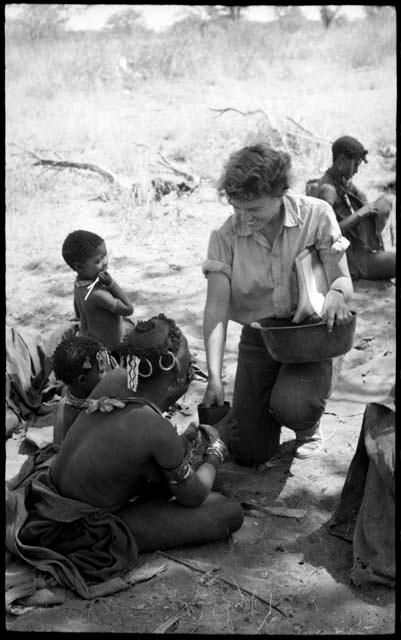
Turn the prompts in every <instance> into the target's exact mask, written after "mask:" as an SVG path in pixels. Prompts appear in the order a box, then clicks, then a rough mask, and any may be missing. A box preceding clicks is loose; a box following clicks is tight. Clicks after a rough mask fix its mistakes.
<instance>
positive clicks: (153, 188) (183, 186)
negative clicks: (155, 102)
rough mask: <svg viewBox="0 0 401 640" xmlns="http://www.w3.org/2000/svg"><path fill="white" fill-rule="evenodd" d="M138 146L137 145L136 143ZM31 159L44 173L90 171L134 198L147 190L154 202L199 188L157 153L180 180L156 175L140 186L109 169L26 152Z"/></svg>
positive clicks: (161, 162)
mask: <svg viewBox="0 0 401 640" xmlns="http://www.w3.org/2000/svg"><path fill="white" fill-rule="evenodd" d="M136 144H138V145H139V143H136ZM140 146H142V147H146V145H144V144H140ZM26 153H27V154H28V155H29V156H30V157H31V158H33V159H34V163H33V166H40V167H45V171H48V170H50V169H52V170H54V171H60V170H62V169H76V170H82V171H90V172H92V173H95V174H97V175H99V176H100V177H102V178H104V179H105V180H107V182H108V183H109V184H111V185H112V186H113V187H117V188H118V189H119V190H120V191H122V192H124V191H126V192H127V191H128V192H131V193H133V194H135V195H136V196H139V197H141V196H142V195H143V193H147V192H148V191H149V190H150V192H151V193H152V194H153V195H152V197H153V199H155V200H160V199H161V198H162V197H163V196H164V195H167V194H168V193H170V192H172V191H176V192H177V193H179V194H182V193H188V192H189V193H192V191H194V190H195V189H196V188H197V187H198V186H199V182H200V180H199V177H198V176H195V175H191V174H189V173H186V172H184V171H181V170H180V169H177V168H176V167H174V166H173V165H172V164H171V162H169V161H168V160H167V159H166V158H165V157H164V156H163V155H162V154H160V153H158V155H159V156H160V157H161V161H160V160H159V161H158V162H159V163H160V164H162V165H163V167H164V168H165V169H168V170H169V171H170V172H172V173H173V174H174V175H175V176H180V177H181V180H178V179H177V178H175V177H173V176H172V177H170V176H166V175H165V176H160V175H156V176H154V177H153V178H152V179H150V182H149V184H148V185H147V184H141V182H140V181H139V180H136V179H135V178H133V177H130V176H125V175H122V174H117V173H114V172H113V171H110V170H109V169H104V168H103V167H101V166H99V165H97V164H92V163H89V162H75V161H71V160H54V159H52V158H42V157H41V156H39V155H38V154H37V153H34V152H32V151H27V152H26Z"/></svg>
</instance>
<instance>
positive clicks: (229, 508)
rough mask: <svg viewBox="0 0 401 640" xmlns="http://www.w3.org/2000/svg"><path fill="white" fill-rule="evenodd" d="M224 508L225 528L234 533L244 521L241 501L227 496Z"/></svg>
mask: <svg viewBox="0 0 401 640" xmlns="http://www.w3.org/2000/svg"><path fill="white" fill-rule="evenodd" d="M222 509H223V517H224V521H225V528H226V531H227V532H228V533H234V531H238V529H239V528H240V527H241V526H242V523H243V522H244V511H243V509H242V507H241V505H240V503H239V502H236V501H235V500H230V499H229V498H225V503H224V506H222Z"/></svg>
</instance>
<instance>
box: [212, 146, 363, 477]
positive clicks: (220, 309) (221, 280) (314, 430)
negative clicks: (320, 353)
mask: <svg viewBox="0 0 401 640" xmlns="http://www.w3.org/2000/svg"><path fill="white" fill-rule="evenodd" d="M290 170H291V158H290V156H289V155H288V154H287V153H284V152H281V151H277V150H275V149H272V148H271V147H270V146H268V145H267V144H264V143H260V144H256V145H254V146H250V147H244V148H242V149H240V150H239V151H237V152H236V153H233V154H232V155H231V156H230V158H229V159H228V162H227V164H226V166H225V169H224V171H223V174H222V176H221V178H220V181H219V184H218V191H219V194H220V195H222V196H223V195H224V196H225V197H226V198H227V200H228V202H229V204H230V205H231V206H232V207H233V210H234V211H233V215H231V216H230V217H229V218H228V219H227V220H226V222H225V223H224V224H223V225H222V226H221V227H220V228H219V229H216V230H214V231H212V233H211V236H210V241H209V248H208V254H207V260H206V261H205V262H204V263H203V272H204V274H205V275H206V277H207V280H208V286H207V299H206V306H205V311H204V324H203V327H204V338H205V348H206V357H207V366H208V375H209V380H208V384H207V388H206V392H205V395H204V398H203V403H202V404H203V405H204V406H211V405H222V404H223V402H224V388H223V384H222V380H221V373H222V364H223V356H224V349H225V339H226V331H227V323H228V321H229V320H232V321H234V322H238V323H239V324H241V325H242V327H243V328H242V333H241V340H240V344H239V355H238V365H237V373H236V378H235V384H234V393H233V403H232V408H231V410H230V412H229V413H228V414H227V416H226V418H224V419H223V420H222V421H221V422H220V423H218V424H217V425H216V427H218V429H219V432H220V434H221V436H222V437H223V439H224V438H225V439H226V440H227V441H230V442H229V443H230V448H231V453H232V455H233V457H234V459H235V460H236V461H237V462H239V463H240V464H244V465H248V466H252V465H255V464H262V463H263V462H266V461H267V460H268V459H269V458H271V457H272V456H273V455H275V454H276V453H277V450H278V447H279V443H280V430H281V426H283V425H284V426H286V427H288V428H290V429H293V430H294V431H295V433H296V443H295V455H296V456H297V457H299V458H306V457H309V456H312V455H315V454H317V453H318V452H319V451H320V450H321V448H322V432H321V429H320V418H321V416H322V414H323V412H324V409H325V406H326V401H327V398H328V396H329V394H330V390H331V386H332V381H333V378H332V376H333V361H332V360H330V359H329V360H322V361H320V362H312V363H301V364H280V362H277V361H275V360H273V358H271V357H270V355H269V354H268V352H267V350H266V347H265V345H264V342H263V340H262V337H261V333H260V331H259V330H258V329H254V328H252V327H251V323H252V322H254V321H260V320H264V321H266V322H272V323H277V319H283V320H287V321H288V323H290V322H291V320H292V317H293V316H294V312H295V310H296V308H297V305H298V299H299V295H298V286H297V280H296V273H295V269H294V264H295V258H296V257H297V256H298V255H299V254H300V253H301V252H302V251H303V250H304V249H306V248H307V247H315V248H316V250H317V252H318V254H319V256H320V259H321V261H322V263H323V266H324V270H325V273H326V276H327V281H328V283H329V287H330V289H329V291H328V293H327V295H326V296H325V301H324V306H323V310H322V317H323V318H324V319H326V320H327V325H328V330H329V331H331V330H332V327H333V324H334V322H336V323H337V324H343V323H345V322H347V321H348V319H349V317H350V311H349V310H348V307H347V302H348V301H349V300H350V299H351V296H352V293H353V288H352V281H351V278H350V274H349V271H348V265H347V258H346V256H345V248H346V246H347V245H348V243H347V241H346V240H344V238H343V237H342V234H341V230H340V227H339V225H338V222H337V220H336V217H335V214H334V211H333V209H332V208H331V206H330V205H328V204H327V203H326V202H323V201H320V200H317V199H316V198H310V197H307V196H304V195H297V194H294V193H292V192H290V191H289V178H290ZM230 433H231V436H230ZM234 435H235V437H234ZM230 439H231V440H230Z"/></svg>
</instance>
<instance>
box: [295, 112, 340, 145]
mask: <svg viewBox="0 0 401 640" xmlns="http://www.w3.org/2000/svg"><path fill="white" fill-rule="evenodd" d="M286 118H287V120H289V121H290V122H292V123H293V124H295V126H296V127H299V129H301V130H302V131H303V132H304V133H306V134H307V136H308V137H310V138H314V139H315V140H318V141H319V142H324V143H325V144H329V145H331V144H332V143H331V142H330V141H329V140H324V139H323V138H319V137H318V136H315V134H314V133H312V132H311V131H308V129H305V127H303V126H302V125H301V124H299V122H297V121H296V120H294V119H293V118H290V116H286ZM295 135H298V136H299V134H295ZM301 137H304V136H301Z"/></svg>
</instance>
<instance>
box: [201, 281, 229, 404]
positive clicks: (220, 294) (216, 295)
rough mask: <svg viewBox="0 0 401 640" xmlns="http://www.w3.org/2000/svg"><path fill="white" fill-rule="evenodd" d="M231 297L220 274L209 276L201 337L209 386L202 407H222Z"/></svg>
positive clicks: (227, 282)
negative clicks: (202, 338)
mask: <svg viewBox="0 0 401 640" xmlns="http://www.w3.org/2000/svg"><path fill="white" fill-rule="evenodd" d="M230 293H231V286H230V280H229V279H228V277H227V276H226V275H225V274H224V273H221V272H210V273H209V275H208V283H207V297H206V305H205V310H204V315H203V336H204V341H205V350H206V361H207V370H208V384H207V388H206V392H205V395H204V397H203V402H202V404H204V405H205V406H212V405H214V404H218V405H222V404H223V402H224V389H223V385H222V382H221V371H222V366H223V356H224V349H225V344H226V333H227V324H228V311H229V305H230Z"/></svg>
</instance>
